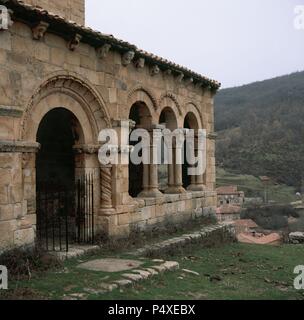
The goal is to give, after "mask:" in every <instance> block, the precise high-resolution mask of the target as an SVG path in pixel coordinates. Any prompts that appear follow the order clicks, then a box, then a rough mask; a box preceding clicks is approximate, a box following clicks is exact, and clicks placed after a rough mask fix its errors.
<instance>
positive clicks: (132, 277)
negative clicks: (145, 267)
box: [122, 273, 145, 282]
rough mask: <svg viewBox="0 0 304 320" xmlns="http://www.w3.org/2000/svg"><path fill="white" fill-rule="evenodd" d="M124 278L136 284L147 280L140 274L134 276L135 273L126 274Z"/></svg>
mask: <svg viewBox="0 0 304 320" xmlns="http://www.w3.org/2000/svg"><path fill="white" fill-rule="evenodd" d="M122 276H123V277H124V278H127V279H129V280H131V281H134V282H137V281H141V280H144V279H145V277H143V276H141V275H140V274H134V273H124V274H123V275H122Z"/></svg>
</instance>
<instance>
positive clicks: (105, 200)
mask: <svg viewBox="0 0 304 320" xmlns="http://www.w3.org/2000/svg"><path fill="white" fill-rule="evenodd" d="M100 181H101V208H102V209H112V207H113V205H112V166H111V165H108V166H101V167H100Z"/></svg>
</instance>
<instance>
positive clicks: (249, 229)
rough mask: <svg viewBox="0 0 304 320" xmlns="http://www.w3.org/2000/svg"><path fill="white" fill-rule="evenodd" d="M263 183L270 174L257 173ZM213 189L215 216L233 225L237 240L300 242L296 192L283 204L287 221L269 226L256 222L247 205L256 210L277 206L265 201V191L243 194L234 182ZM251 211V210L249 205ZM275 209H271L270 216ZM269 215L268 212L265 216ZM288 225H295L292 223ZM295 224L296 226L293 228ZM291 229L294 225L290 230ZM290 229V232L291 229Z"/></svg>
mask: <svg viewBox="0 0 304 320" xmlns="http://www.w3.org/2000/svg"><path fill="white" fill-rule="evenodd" d="M260 180H261V181H263V182H264V183H267V182H269V180H270V178H268V177H260ZM216 191H217V210H216V214H217V219H218V221H219V222H221V223H224V224H231V225H233V226H234V229H235V232H236V236H237V239H238V241H239V242H242V243H249V244H261V245H279V244H282V243H283V242H285V243H291V244H299V243H304V232H303V231H304V230H303V224H302V223H303V221H304V204H303V199H302V197H301V195H300V194H299V193H297V197H298V198H299V201H297V202H293V203H290V206H284V208H283V207H281V208H279V209H284V210H285V211H286V212H285V216H284V218H286V221H287V225H286V226H285V227H282V228H278V230H277V228H276V230H274V229H270V228H265V227H263V226H262V225H258V224H257V222H256V221H255V220H256V219H255V218H256V217H255V216H253V217H252V215H250V214H248V211H250V209H249V208H253V207H254V208H255V210H256V212H258V210H259V209H260V210H265V209H266V210H268V211H270V210H273V208H275V209H274V210H278V209H276V206H275V204H274V203H271V202H268V200H267V194H265V198H264V199H263V198H262V197H251V198H250V197H246V194H245V192H244V191H241V190H238V186H236V185H231V186H220V187H218V188H217V189H216ZM251 211H253V210H252V209H251ZM276 213H277V212H275V213H274V216H275V215H276ZM268 219H271V216H270V217H269V218H268ZM292 226H297V227H293V228H292ZM295 228H296V229H295ZM292 229H295V230H293V231H292ZM291 231H292V232H291Z"/></svg>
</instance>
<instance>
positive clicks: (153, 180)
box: [139, 125, 163, 198]
mask: <svg viewBox="0 0 304 320" xmlns="http://www.w3.org/2000/svg"><path fill="white" fill-rule="evenodd" d="M148 131H149V135H150V145H148V146H143V152H146V153H147V154H149V155H150V157H149V158H150V163H149V164H143V191H142V192H141V193H140V194H139V197H140V198H161V197H163V194H162V193H161V192H160V191H159V184H158V164H157V158H158V151H159V150H158V146H159V145H160V144H159V142H160V141H161V138H162V128H161V127H160V126H158V125H156V126H153V127H152V128H151V129H150V130H148ZM144 148H149V150H144Z"/></svg>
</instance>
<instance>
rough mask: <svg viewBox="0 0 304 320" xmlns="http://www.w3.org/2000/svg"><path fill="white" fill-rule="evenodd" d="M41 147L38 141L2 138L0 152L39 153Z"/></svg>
mask: <svg viewBox="0 0 304 320" xmlns="http://www.w3.org/2000/svg"><path fill="white" fill-rule="evenodd" d="M39 149H40V144H39V143H38V142H26V141H13V140H12V141H9V140H0V152H13V153H18V152H22V153H37V152H38V151H39Z"/></svg>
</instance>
